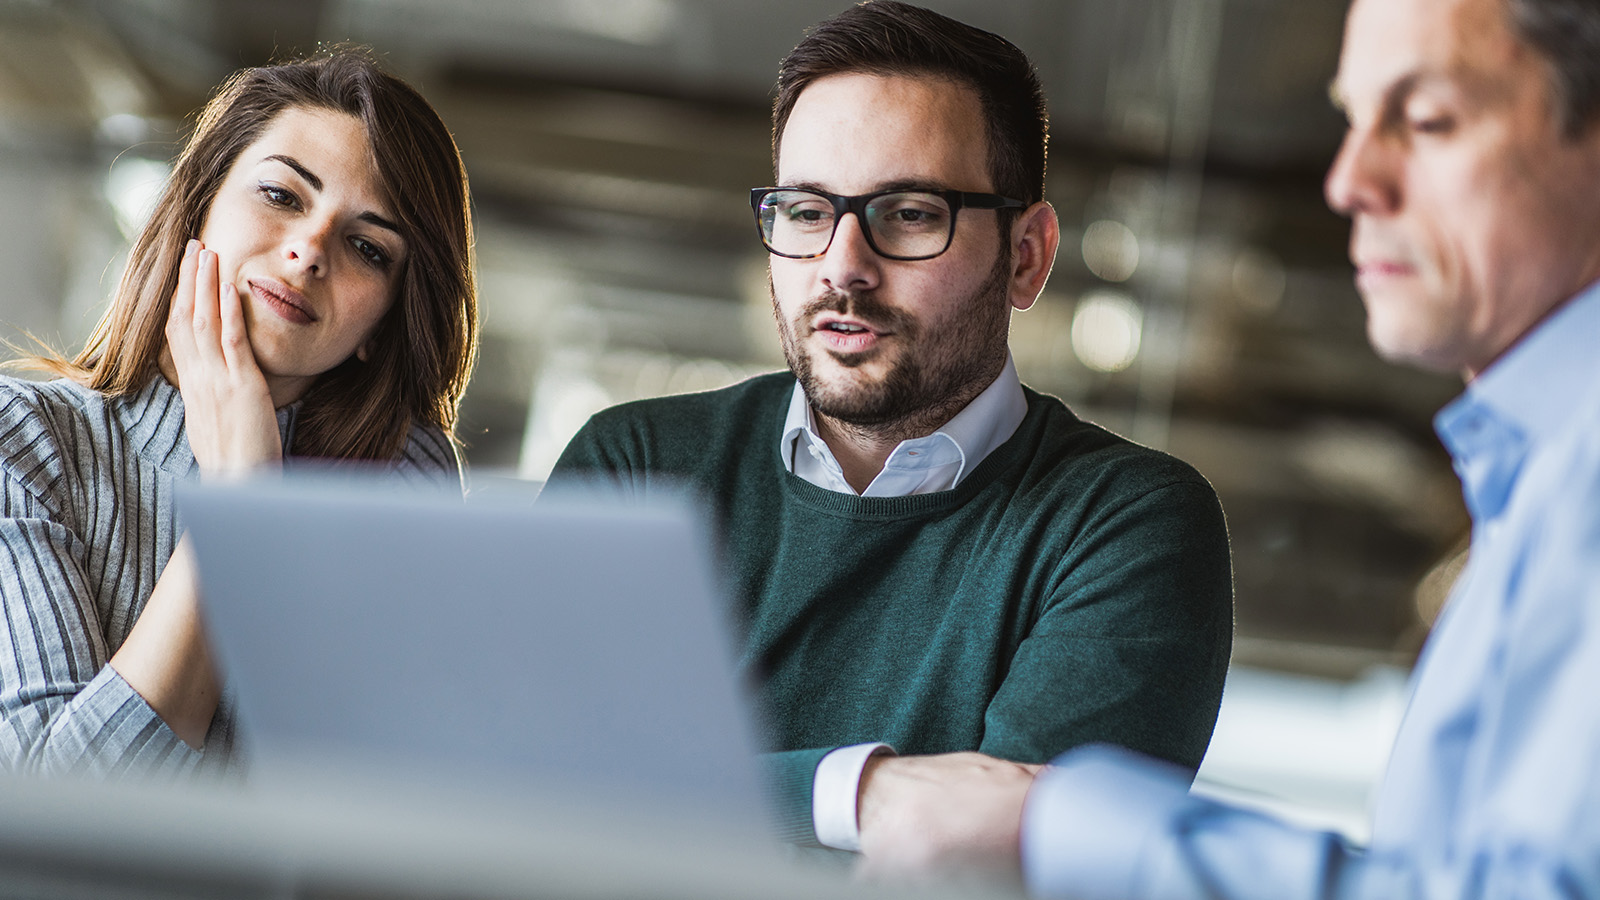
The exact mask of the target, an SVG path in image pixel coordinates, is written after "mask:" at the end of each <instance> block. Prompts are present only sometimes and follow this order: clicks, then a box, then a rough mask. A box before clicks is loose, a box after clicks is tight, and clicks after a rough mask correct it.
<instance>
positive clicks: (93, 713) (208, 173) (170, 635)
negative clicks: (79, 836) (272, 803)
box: [0, 49, 477, 774]
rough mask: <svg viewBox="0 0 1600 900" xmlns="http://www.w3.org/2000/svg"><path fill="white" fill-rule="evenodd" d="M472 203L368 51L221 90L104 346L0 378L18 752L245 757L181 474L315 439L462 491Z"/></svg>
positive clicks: (162, 765) (411, 100) (10, 747)
mask: <svg viewBox="0 0 1600 900" xmlns="http://www.w3.org/2000/svg"><path fill="white" fill-rule="evenodd" d="M468 198H469V194H468V188H467V182H466V176H465V173H464V170H463V169H462V166H461V160H460V156H459V154H458V153H457V150H456V146H455V143H454V141H453V140H452V139H451V137H450V133H449V131H448V130H447V129H446V128H445V127H444V124H443V123H442V122H441V121H440V120H439V117H438V115H437V114H436V113H435V112H434V111H433V109H432V108H431V107H430V106H429V105H428V103H427V102H426V101H425V100H423V99H422V97H421V96H420V95H418V94H417V93H416V92H415V91H414V90H412V89H411V88H410V87H408V86H407V85H405V84H404V83H403V82H401V81H400V80H398V79H396V78H394V77H393V76H390V75H388V74H385V73H384V72H382V71H381V70H380V69H379V68H378V67H377V66H376V64H375V63H374V62H373V60H372V59H371V57H370V56H369V55H368V54H366V53H365V52H363V51H359V50H354V49H337V50H332V51H326V52H323V53H320V54H318V55H316V56H313V57H309V58H305V59H301V60H297V61H293V62H289V63H285V64H281V65H273V66H266V67H261V68H254V69H246V70H243V71H240V72H238V73H236V74H235V75H234V76H233V77H232V78H230V79H229V80H228V81H227V82H226V83H224V84H223V86H222V87H221V88H220V89H219V90H218V92H217V94H216V96H215V97H214V98H213V99H212V100H211V102H210V103H209V104H207V106H206V107H205V109H204V110H203V111H202V112H201V114H200V117H199V120H198V122H197V124H196V127H195V130H194V132H193V134H192V135H191V137H190V139H189V141H188V144H187V146H186V147H185V148H184V150H183V152H182V153H181V154H180V156H179V157H178V160H177V162H176V165H175V167H174V169H173V172H172V175H171V178H170V179H169V181H168V183H167V186H166V188H165V190H164V192H163V194H162V196H161V198H160V200H159V202H158V203H157V206H156V208H155V211H154V213H153V214H152V216H151V218H150V221H149V223H148V224H146V225H145V227H144V229H143V231H142V232H141V233H140V235H139V237H138V240H137V241H136V242H135V244H134V247H133V250H132V252H131V254H130V258H129V262H128V267H127V270H126V272H125V274H124V275H123V277H122V280H121V282H120V284H119V286H118V288H117V291H116V294H115V295H114V297H113V298H112V301H111V305H110V308H109V310H108V311H107V312H106V314H105V316H104V318H103V319H102V320H101V322H100V324H99V326H98V327H97V328H96V330H95V332H94V334H93V336H92V337H91V338H90V339H89V342H88V344H87V346H85V347H84V349H83V350H82V351H81V352H80V353H79V354H78V355H77V356H75V357H73V358H71V359H65V358H61V357H56V356H48V355H47V356H43V357H37V358H34V359H32V360H29V362H31V363H32V364H34V365H36V366H41V367H43V368H45V369H48V370H50V371H51V372H53V373H54V374H56V375H58V376H61V377H60V378H59V379H58V380H55V381H50V382H45V383H34V382H26V381H20V380H14V379H0V598H3V601H4V604H3V613H4V619H3V622H0V768H10V769H25V770H36V771H85V772H90V773H98V774H116V773H120V772H123V771H129V770H139V771H158V772H161V771H170V772H181V771H187V770H189V769H192V768H194V767H195V766H197V765H201V764H202V763H207V764H209V763H210V762H212V761H214V760H218V759H222V760H226V758H227V757H228V755H229V750H230V748H231V746H232V717H231V715H230V714H229V712H228V711H227V709H226V707H225V706H224V707H223V708H221V709H220V710H219V707H218V700H219V697H220V690H219V685H218V682H217V677H216V675H215V672H214V670H213V667H212V664H211V660H210V656H209V652H208V650H207V647H206V642H205V636H204V633H203V631H202V629H201V625H200V615H199V608H198V599H199V597H198V587H197V583H196V578H195V572H194V564H193V560H192V556H191V553H190V550H189V549H188V541H187V540H186V539H184V538H183V532H182V526H181V523H180V522H179V521H178V517H177V512H176V509H175V507H174V505H173V486H174V483H175V482H178V481H182V480H185V479H189V478H194V477H199V478H201V479H202V480H210V479H216V478H226V477H231V476H233V475H236V474H238V473H244V472H252V471H254V472H259V471H267V472H271V471H275V470H278V469H281V467H282V465H283V460H284V459H285V458H286V457H291V456H295V457H307V456H309V457H323V458H335V459H346V460H370V461H376V462H382V463H384V464H386V465H388V466H389V467H390V468H391V469H393V470H394V471H395V472H396V473H397V474H399V475H401V476H403V477H407V478H412V479H421V480H440V481H447V482H450V483H453V484H455V485H456V486H457V487H459V485H460V463H459V457H458V455H457V453H456V445H455V440H454V435H453V432H454V428H455V424H456V409H457V405H458V403H459V401H460V399H461V394H462V391H463V390H464V389H465V386H466V382H467V377H468V375H469V373H470V371H471V367H472V361H473V356H474V352H475V348H476V337H477V299H476V298H477V294H476V287H475V284H474V279H473V260H472V253H473V250H472V226H471V219H470V213H469V209H468V202H469V201H468ZM286 564H287V563H286Z"/></svg>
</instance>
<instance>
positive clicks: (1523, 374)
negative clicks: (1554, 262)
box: [1434, 283, 1600, 522]
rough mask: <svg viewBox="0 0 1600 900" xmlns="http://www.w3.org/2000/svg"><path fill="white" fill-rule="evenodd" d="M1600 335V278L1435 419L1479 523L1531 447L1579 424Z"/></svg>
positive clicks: (1598, 358) (1502, 497)
mask: <svg viewBox="0 0 1600 900" xmlns="http://www.w3.org/2000/svg"><path fill="white" fill-rule="evenodd" d="M1597 341H1600V283H1596V284H1594V285H1591V286H1589V287H1588V288H1585V289H1584V290H1583V291H1582V292H1581V293H1579V294H1578V295H1577V296H1576V297H1574V298H1573V299H1572V300H1570V301H1568V302H1567V303H1566V304H1564V305H1563V306H1561V307H1558V308H1557V309H1556V311H1555V312H1553V313H1551V314H1550V315H1549V316H1548V317H1546V318H1545V320H1544V321H1543V322H1541V323H1539V324H1538V325H1536V326H1534V328H1533V330H1532V331H1530V332H1528V334H1527V335H1525V336H1524V337H1523V338H1522V340H1520V341H1518V342H1517V343H1516V345H1514V346H1513V347H1512V348H1511V349H1510V350H1508V351H1506V353H1505V355H1504V356H1502V357H1501V358H1500V359H1499V360H1497V361H1495V363H1494V364H1493V365H1491V366H1490V367H1489V368H1488V369H1486V370H1484V371H1483V372H1482V373H1480V374H1479V375H1478V377H1477V378H1475V379H1473V380H1472V383H1471V384H1469V385H1467V390H1466V392H1465V393H1464V394H1462V395H1461V396H1460V397H1458V398H1456V399H1455V400H1454V401H1452V402H1451V403H1450V405H1448V406H1446V407H1445V408H1444V409H1442V410H1440V411H1439V414H1438V415H1437V416H1436V417H1434V428H1435V430H1436V431H1437V432H1438V434H1439V439H1440V440H1442V441H1443V442H1444V444H1445V447H1446V448H1448V449H1449V451H1450V455H1451V457H1453V459H1454V461H1455V468H1456V473H1457V474H1458V475H1460V476H1461V482H1462V490H1463V492H1464V493H1465V495H1466V500H1467V507H1468V509H1469V511H1470V512H1471V513H1472V516H1473V520H1474V521H1476V522H1486V521H1489V520H1491V519H1493V518H1495V517H1496V516H1498V515H1499V513H1500V512H1501V510H1503V509H1504V507H1505V503H1506V500H1507V499H1508V498H1509V496H1510V493H1511V488H1512V486H1513V484H1514V483H1515V481H1516V476H1517V473H1518V471H1519V470H1520V469H1521V466H1522V462H1523V460H1524V459H1526V458H1527V455H1528V453H1529V452H1530V451H1531V450H1532V448H1533V447H1534V446H1536V445H1538V444H1541V443H1544V442H1547V441H1549V440H1550V439H1552V438H1554V437H1556V436H1557V435H1559V434H1560V433H1561V432H1562V431H1563V430H1564V429H1566V428H1568V427H1572V424H1573V422H1574V421H1575V419H1576V418H1577V417H1576V416H1574V411H1575V410H1578V409H1580V408H1583V407H1584V406H1586V405H1588V404H1590V403H1592V402H1593V397H1592V395H1593V394H1594V393H1595V392H1596V391H1597V390H1600V353H1597V352H1596V350H1597V348H1596V343H1597Z"/></svg>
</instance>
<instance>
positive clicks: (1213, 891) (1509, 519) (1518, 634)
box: [1022, 285, 1600, 900]
mask: <svg viewBox="0 0 1600 900" xmlns="http://www.w3.org/2000/svg"><path fill="white" fill-rule="evenodd" d="M1434 424H1435V427H1436V428H1437V430H1438V432H1439V436H1440V437H1441V438H1442V439H1443V440H1444V443H1445V445H1446V447H1447V448H1448V449H1449V450H1450V453H1451V456H1452V457H1453V458H1454V460H1455V467H1456V472H1457V473H1458V474H1459V475H1460V476H1461V481H1462V485H1463V490H1464V492H1465V495H1466V500H1467V507H1468V509H1469V511H1470V512H1471V513H1472V521H1473V533H1472V552H1471V560H1470V562H1469V563H1468V565H1467V569H1466V571H1465V572H1464V573H1463V575H1462V577H1461V579H1460V581H1459V582H1458V583H1457V585H1456V589H1455V591H1454V593H1453V594H1452V597H1451V600H1450V603H1449V605H1448V606H1447V607H1446V609H1445V612H1444V614H1443V616H1442V617H1441V619H1440V621H1439V623H1438V625H1437V627H1436V628H1435V630H1434V634H1433V636H1432V638H1431V639H1430V640H1429V642H1428V646H1427V648H1426V650H1425V652H1424V653H1423V656H1422V658H1421V660H1419V662H1418V665H1417V670H1416V674H1415V677H1414V679H1413V683H1412V698H1411V705H1410V707H1409V709H1408V710H1407V712H1406V718H1405V721H1404V723H1403V724H1402V726H1401V729H1400V733H1399V735H1398V737H1397V738H1396V741H1395V747H1394V754H1393V756H1392V757H1391V758H1390V763H1389V769H1388V772H1387V774H1386V775H1385V778H1384V781H1383V784H1382V787H1381V789H1380V791H1379V794H1378V802H1377V805H1376V808H1375V810H1374V817H1373V836H1372V846H1371V848H1370V849H1369V850H1367V851H1366V852H1361V851H1358V850H1354V849H1351V848H1349V847H1346V846H1345V845H1344V844H1343V843H1342V842H1341V841H1339V840H1338V839H1337V838H1336V837H1335V836H1334V835H1331V834H1326V833H1319V832H1313V831H1307V830H1304V829H1298V828H1294V827H1291V826H1288V825H1284V824H1282V823H1280V822H1277V821H1276V820H1273V819H1271V818H1268V817H1266V816H1262V815H1258V814H1255V813H1250V812H1245V811H1241V810H1237V809H1233V808H1231V807H1227V806H1224V805H1222V804H1219V803H1215V802H1212V801H1208V800H1203V799H1200V798H1196V797H1190V796H1189V795H1188V793H1187V785H1188V778H1187V773H1184V774H1179V773H1175V772H1172V771H1170V770H1168V769H1166V768H1164V767H1162V766H1160V765H1157V764H1154V763H1151V762H1149V761H1147V760H1143V759H1141V758H1137V757H1134V756H1133V755H1132V754H1130V753H1127V752H1126V751H1119V750H1114V749H1110V748H1104V747H1099V748H1089V749H1086V750H1083V751H1079V752H1075V753H1069V754H1067V755H1065V756H1063V757H1061V758H1060V759H1058V760H1057V763H1056V764H1057V766H1058V768H1055V769H1052V770H1047V772H1046V774H1044V775H1042V776H1041V777H1040V779H1039V781H1038V782H1037V783H1036V784H1035V786H1034V788H1033V791H1032V792H1031V794H1030V795H1029V798H1028V803H1027V807H1026V809H1025V810H1024V817H1023V847H1022V852H1023V868H1024V870H1025V873H1026V876H1027V879H1028V884H1029V886H1030V888H1031V889H1032V890H1033V891H1034V892H1035V893H1037V894H1039V895H1043V896H1072V897H1078V898H1086V900H1096V898H1113V897H1115V898H1131V897H1137V898H1212V897H1226V898H1257V897H1259V898H1274V900H1298V898H1347V897H1349V898H1355V897H1360V898H1379V897H1382V898H1391V897H1392V898H1446V897H1448V898H1467V897H1471V898H1507V897H1538V898H1544V897H1551V898H1554V897H1564V898H1576V897H1600V285H1596V286H1592V287H1590V288H1589V289H1587V290H1585V291H1584V292H1583V293H1582V294H1580V295H1579V296H1578V297H1577V298H1575V299H1574V300H1572V301H1571V302H1570V303H1568V304H1566V305H1565V306H1564V307H1562V308H1560V309H1559V310H1558V311H1557V312H1556V313H1555V314H1554V315H1552V316H1551V317H1549V318H1548V319H1546V320H1545V321H1544V322H1543V323H1542V324H1541V325H1539V326H1538V327H1537V328H1535V329H1534V330H1533V331H1532V332H1530V333H1529V334H1528V335H1527V336H1526V337H1525V338H1524V339H1523V340H1522V341H1521V342H1519V343H1518V344H1517V345H1516V346H1515V347H1514V348H1512V350H1511V351H1510V352H1509V353H1507V354H1506V355H1505V356H1504V357H1502V358H1501V359H1500V360H1499V361H1497V362H1496V363H1495V364H1494V365H1492V366H1491V367H1490V368H1489V369H1488V370H1487V371H1485V372H1484V373H1482V374H1481V375H1480V376H1479V377H1478V378H1476V379H1474V380H1473V382H1472V383H1471V385H1469V386H1468V388H1467V391H1466V393H1465V394H1464V395H1462V396H1461V397H1460V398H1459V399H1457V400H1455V401H1454V402H1453V403H1451V404H1450V405H1449V406H1447V407H1445V409H1444V410H1443V411H1441V412H1440V413H1439V415H1438V417H1437V418H1436V419H1435V421H1434Z"/></svg>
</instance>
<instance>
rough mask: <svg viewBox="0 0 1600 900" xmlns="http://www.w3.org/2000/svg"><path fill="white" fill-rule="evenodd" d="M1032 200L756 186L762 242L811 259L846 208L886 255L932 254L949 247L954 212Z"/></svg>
mask: <svg viewBox="0 0 1600 900" xmlns="http://www.w3.org/2000/svg"><path fill="white" fill-rule="evenodd" d="M1027 205H1028V204H1026V203H1024V202H1022V201H1021V200H1013V199H1011V198H1010V197H1002V196H1000V195H999V194H974V193H970V192H968V191H876V192H874V193H871V194H860V195H858V196H855V197H841V196H839V195H838V194H829V193H827V192H825V191H810V190H801V189H799V188H775V187H768V188H754V189H753V190H751V191H750V208H751V209H753V210H755V214H756V227H757V228H758V229H759V230H760V231H761V243H763V244H765V245H766V247H767V249H768V250H769V251H771V252H772V253H775V254H777V255H778V256H786V257H788V258H789V259H811V258H813V257H818V256H821V255H823V254H824V253H827V252H828V247H829V245H831V244H832V243H833V233H834V231H835V229H837V228H838V227H839V220H840V219H842V218H844V215H845V213H854V214H855V217H856V221H858V222H860V223H861V226H862V229H861V230H862V233H863V234H865V235H866V237H867V246H869V247H871V248H872V251H873V252H874V253H876V254H878V255H879V256H882V257H884V258H886V259H900V260H915V259H932V258H933V257H935V256H938V255H939V254H941V253H943V252H944V251H946V250H948V249H950V239H951V238H952V237H953V236H954V235H955V233H956V213H957V212H959V211H960V210H961V208H962V207H967V208H969V209H1023V208H1026V207H1027Z"/></svg>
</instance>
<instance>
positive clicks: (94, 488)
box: [0, 376, 461, 777]
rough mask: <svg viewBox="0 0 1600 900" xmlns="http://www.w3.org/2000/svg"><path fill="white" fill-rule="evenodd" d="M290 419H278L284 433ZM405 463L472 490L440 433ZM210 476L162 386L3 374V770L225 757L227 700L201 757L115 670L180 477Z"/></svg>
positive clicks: (159, 767)
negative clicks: (123, 389)
mask: <svg viewBox="0 0 1600 900" xmlns="http://www.w3.org/2000/svg"><path fill="white" fill-rule="evenodd" d="M291 419H292V416H291V414H290V411H289V410H288V409H285V410H280V411H279V414H278V423H279V428H280V430H286V429H287V428H288V424H289V422H290V421H291ZM395 468H396V470H397V474H399V475H400V476H401V477H403V478H406V479H408V480H411V479H422V480H429V481H444V480H451V481H454V482H455V483H457V484H459V483H460V477H461V470H460V465H459V462H458V460H457V458H456V455H455V452H454V449H453V448H452V446H451V444H450V442H449V440H448V439H447V438H446V437H445V435H444V433H443V432H441V431H440V430H439V429H437V428H431V427H428V428H423V427H418V428H413V429H412V432H411V436H410V440H409V442H408V443H407V446H406V448H405V450H404V452H403V453H402V454H401V458H400V459H399V460H398V461H397V462H396V464H395ZM198 472H199V469H198V467H197V465H196V463H195V461H194V454H193V453H192V452H191V451H190V449H189V441H188V439H187V437H185V435H184V430H183V398H182V397H181V395H180V394H179V393H178V390H177V389H176V388H174V387H172V386H171V385H170V384H168V383H167V381H166V380H165V379H164V378H161V377H159V376H157V377H156V378H154V379H152V380H151V381H150V383H149V384H148V385H146V386H145V388H144V389H143V390H141V391H140V392H139V393H138V394H137V395H136V396H133V397H128V398H115V397H106V396H104V395H102V394H100V393H98V392H96V391H93V390H90V389H88V388H84V387H81V386H79V385H77V384H74V383H72V382H70V381H52V382H47V383H35V382H28V381H20V380H15V379H10V378H0V605H3V613H4V620H3V622H0V769H8V770H14V771H38V772H52V773H55V772H73V773H81V774H88V775H91V776H100V777H106V776H116V775H121V774H124V773H139V774H142V775H155V776H157V777H167V776H178V775H182V774H185V773H187V772H190V771H192V770H195V769H196V768H197V767H202V766H203V767H205V768H212V767H214V766H216V765H217V764H219V763H223V764H225V763H226V762H227V761H228V759H229V757H230V756H231V753H232V747H233V715H232V712H231V710H230V708H229V706H228V704H227V702H226V699H224V702H223V704H222V705H221V707H220V708H219V709H218V711H217V715H216V717H215V718H214V719H213V720H212V724H211V730H210V732H209V733H208V734H207V736H206V741H205V746H204V748H203V749H202V750H199V751H197V750H193V749H191V748H190V747H188V745H186V744H184V743H183V741H182V740H180V739H179V738H178V736H177V735H176V734H174V733H173V732H172V730H171V729H170V728H168V727H167V725H166V723H164V722H163V721H162V720H161V718H160V717H159V716H157V715H156V714H155V712H154V710H152V709H151V708H150V706H149V705H148V704H147V703H145V701H144V699H143V698H141V697H140V696H139V694H138V693H137V692H135V691H134V690H133V688H131V687H129V686H128V683H127V682H126V681H123V680H122V678H121V676H119V675H118V674H117V673H116V671H115V670H113V669H112V668H111V667H110V666H109V665H107V662H108V661H109V660H110V659H111V656H112V655H113V654H115V653H116V652H117V649H118V648H119V647H121V646H122V642H123V641H124V640H126V639H127V636H128V632H129V631H130V630H131V629H132V628H133V623H134V621H135V620H137V619H138V618H139V613H140V611H141V610H143V609H144V605H145V602H146V601H147V600H149V598H150V592H151V590H153V589H154V588H155V584H156V579H157V578H158V577H160V575H161V571H162V569H163V568H164V567H165V566H166V564H167V560H168V558H169V557H171V556H172V551H173V548H174V546H175V545H176V544H177V541H178V539H179V537H181V536H182V534H183V526H182V523H181V522H180V521H179V518H178V512H177V508H176V506H175V504H174V484H175V483H176V482H179V481H183V480H186V479H191V478H195V477H197V475H198Z"/></svg>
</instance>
